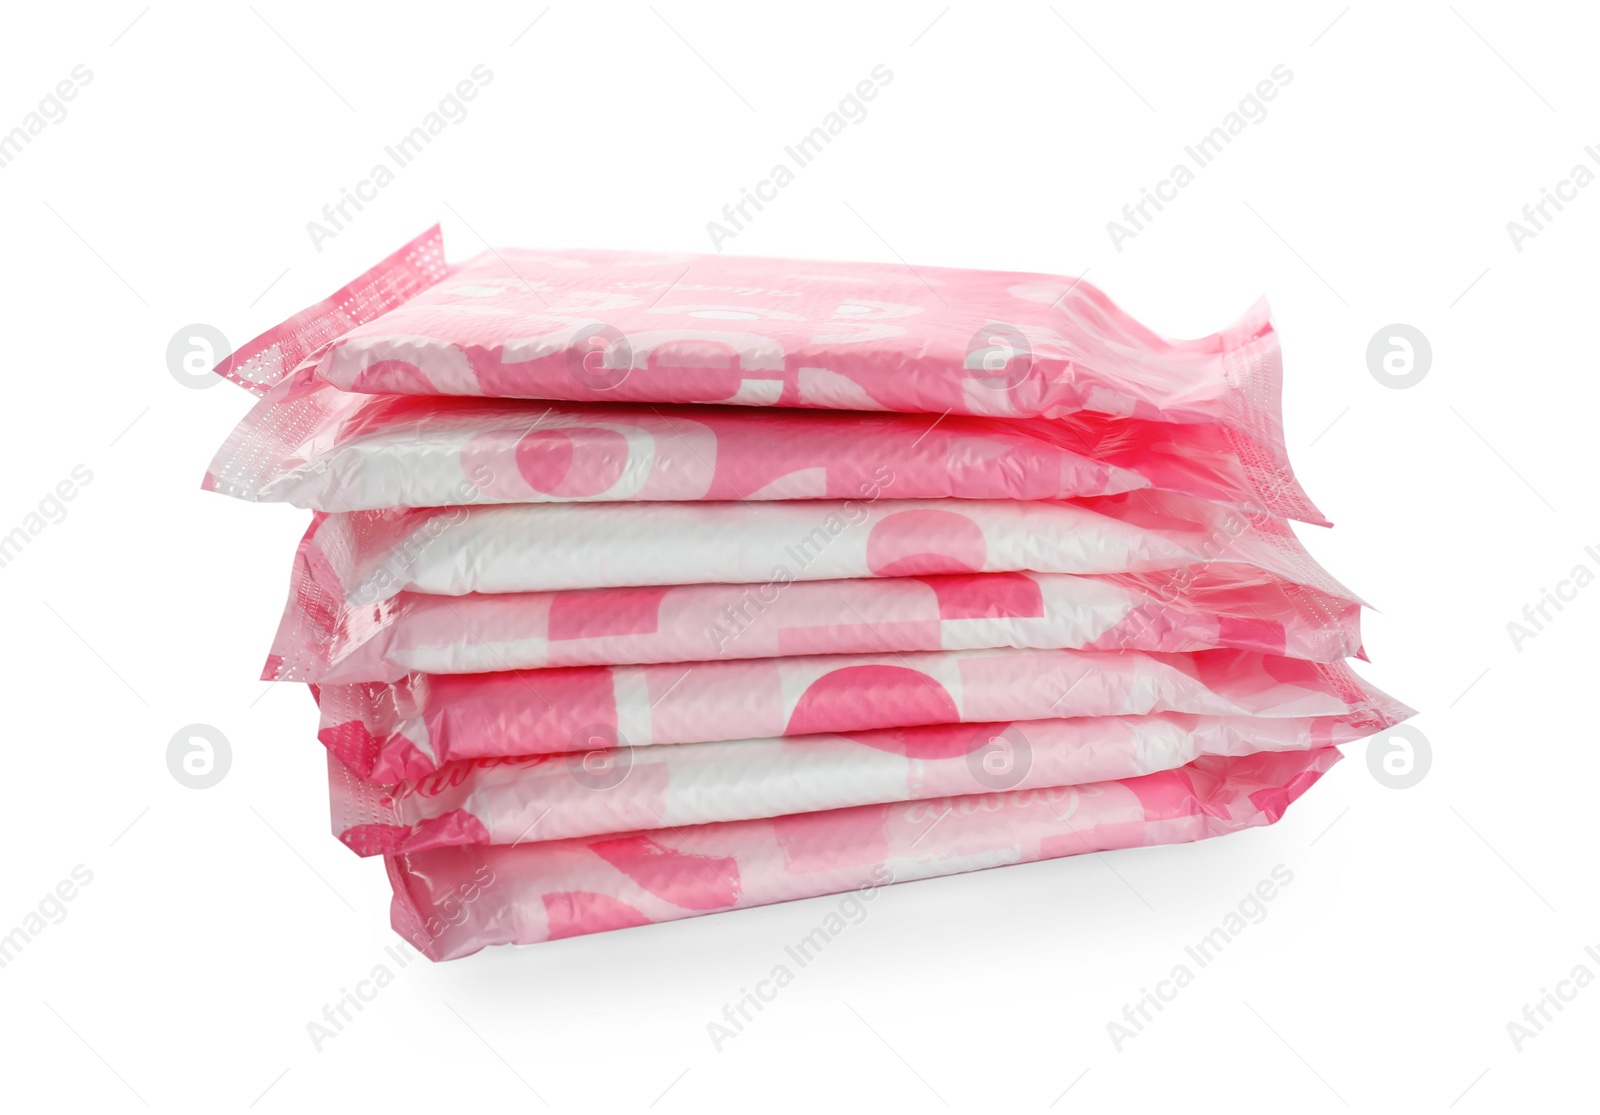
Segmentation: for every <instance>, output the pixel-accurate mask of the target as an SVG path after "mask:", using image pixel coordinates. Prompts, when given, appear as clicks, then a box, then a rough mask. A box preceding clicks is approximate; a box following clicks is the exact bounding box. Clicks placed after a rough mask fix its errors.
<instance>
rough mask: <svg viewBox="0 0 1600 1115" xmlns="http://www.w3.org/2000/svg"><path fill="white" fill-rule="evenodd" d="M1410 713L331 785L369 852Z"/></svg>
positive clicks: (779, 746)
mask: <svg viewBox="0 0 1600 1115" xmlns="http://www.w3.org/2000/svg"><path fill="white" fill-rule="evenodd" d="M1409 715H1411V710H1410V709H1407V708H1405V707H1404V706H1402V705H1400V704H1399V703H1398V702H1391V703H1390V704H1388V705H1382V704H1379V705H1375V706H1374V707H1373V708H1370V709H1363V710H1361V711H1359V712H1356V713H1352V714H1351V715H1348V716H1328V717H1284V718H1281V719H1268V718H1264V717H1220V716H1191V715H1186V714H1181V713H1158V714H1155V715H1151V716H1108V717H1093V716H1080V717H1072V718H1067V719H1057V720H1027V721H1012V722H1009V723H1001V724H935V725H928V726H925V727H915V728H888V729H879V730H876V731H868V732H855V733H851V734H849V735H821V736H808V737H801V738H792V739H789V738H781V737H780V738H773V739H755V740H728V741H722V742H716V743H683V744H678V745H676V746H673V747H633V748H614V749H611V750H595V751H590V752H585V753H582V754H567V755H524V756H514V757H508V758H502V759H477V760H464V761H460V762H454V763H447V764H445V766H444V767H443V768H442V769H441V770H439V771H438V772H437V773H434V774H430V775H426V776H424V777H421V778H415V779H408V780H406V781H403V782H399V783H395V784H391V785H387V786H379V785H374V784H373V783H370V782H366V781H364V780H362V779H360V778H358V777H357V776H356V774H355V772H353V771H352V770H350V768H348V767H346V766H345V765H344V764H343V763H341V762H339V761H338V760H337V759H336V758H334V757H333V756H332V755H329V757H328V785H329V798H330V802H331V806H332V812H333V832H334V834H335V835H336V836H338V838H339V839H340V840H341V841H343V842H344V844H345V845H346V846H348V847H349V848H351V849H352V850H353V851H355V852H356V853H357V854H358V855H364V856H370V855H378V854H399V853H403V852H421V851H426V850H428V849H429V848H439V847H446V846H449V845H454V844H522V843H529V842H533V841H544V840H564V839H569V838H573V837H581V836H600V835H604V834H606V833H612V832H628V831H632V830H635V829H638V830H649V829H661V828H681V827H683V826H685V825H699V824H707V823H711V822H716V821H743V820H752V819H759V818H762V817H780V816H785V815H787V814H791V813H813V812H817V811H818V810H827V809H845V808H849V807H851V806H857V805H874V804H879V803H884V802H893V801H915V800H919V799H923V798H938V797H954V796H965V795H971V794H985V793H990V792H995V791H1001V790H1031V789H1046V788H1050V787H1056V786H1076V785H1081V784H1083V783H1086V782H1104V781H1107V780H1110V779H1118V778H1134V777H1137V776H1139V775H1145V774H1153V773H1155V772H1157V771H1163V770H1172V769H1174V768H1176V767H1180V766H1184V765H1186V764H1188V763H1191V762H1194V761H1195V760H1197V759H1200V758H1202V757H1204V756H1207V755H1249V754H1254V753H1256V752H1259V751H1308V750H1313V749H1315V748H1318V747H1332V746H1338V745H1340V744H1344V743H1350V742H1353V741H1355V740H1357V739H1360V738H1362V737H1364V736H1368V735H1371V734H1373V733H1374V732H1379V731H1383V730H1384V729H1386V728H1389V727H1392V726H1393V725H1395V724H1397V723H1399V722H1400V721H1401V720H1403V719H1404V718H1406V717H1407V716H1409ZM599 743H600V741H597V744H596V745H597V746H599Z"/></svg>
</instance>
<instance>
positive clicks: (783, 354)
mask: <svg viewBox="0 0 1600 1115" xmlns="http://www.w3.org/2000/svg"><path fill="white" fill-rule="evenodd" d="M302 369H314V370H315V375H316V376H317V377H318V378H320V379H322V380H324V381H326V382H328V383H331V384H333V385H334V386H336V387H339V388H342V389H344V390H347V391H361V392H369V393H375V394H409V395H471V396H489V397H516V398H530V399H546V400H558V401H560V400H565V401H576V402H642V403H695V404H702V403H726V404H733V405H740V406H763V407H771V406H780V407H811V408H821V409H825V410H852V411H860V410H882V411H899V412H909V413H922V414H935V415H944V414H957V415H978V416H987V417H992V418H1003V419H1009V420H1015V421H1022V422H1038V423H1044V424H1048V423H1050V422H1051V421H1053V420H1054V419H1057V418H1060V417H1062V416H1064V415H1069V414H1073V413H1075V412H1078V411H1093V412H1097V413H1100V414H1105V415H1111V416H1113V417H1119V418H1137V419H1141V420H1144V421H1151V422H1172V423H1181V424H1185V425H1201V426H1211V427H1214V428H1215V429H1217V430H1218V431H1220V432H1221V433H1222V434H1223V436H1225V437H1227V438H1230V439H1232V440H1233V442H1234V446H1235V449H1234V454H1233V455H1234V456H1236V457H1237V458H1238V459H1239V460H1241V461H1242V462H1243V463H1244V465H1245V467H1246V468H1247V469H1248V470H1249V471H1250V472H1251V473H1252V474H1253V477H1254V479H1253V482H1252V483H1251V487H1252V488H1254V489H1255V490H1257V491H1261V492H1266V493H1271V494H1272V498H1273V501H1274V507H1273V510H1274V511H1276V512H1277V513H1278V514H1281V515H1283V516H1285V517H1289V518H1305V519H1309V520H1311V521H1317V520H1318V519H1319V518H1320V516H1319V515H1318V513H1317V511H1316V509H1315V508H1314V507H1313V506H1312V505H1311V503H1310V501H1309V500H1308V499H1306V498H1305V495H1304V493H1303V492H1302V491H1301V490H1300V488H1299V486H1298V484H1297V483H1296V482H1295V480H1294V474H1293V471H1292V470H1291V469H1290V468H1289V464H1288V460H1287V455H1286V453H1285V451H1284V439H1283V429H1282V419H1281V415H1280V413H1279V406H1280V397H1281V393H1282V363H1281V356H1280V353H1279V348H1278V339H1277V335H1276V334H1275V333H1274V332H1273V330H1272V326H1271V324H1270V323H1269V321H1268V311H1267V307H1266V304H1265V302H1260V303H1257V304H1256V306H1254V307H1252V308H1251V310H1250V311H1249V312H1248V313H1247V314H1246V315H1245V316H1244V317H1243V318H1242V319H1240V321H1238V322H1237V323H1235V324H1234V325H1233V326H1231V327H1230V328H1228V329H1226V330H1224V331H1222V332H1221V333H1217V334H1214V335H1212V336H1210V337H1206V338H1203V339H1201V340H1196V341H1169V340H1167V339H1165V338H1162V337H1160V336H1157V335H1156V334H1154V333H1152V332H1150V331H1149V330H1148V329H1146V328H1144V327H1143V326H1142V325H1140V324H1139V323H1138V322H1136V321H1134V320H1133V319H1132V318H1130V317H1129V316H1128V315H1127V314H1125V313H1123V312H1122V311H1120V310H1118V309H1117V308H1116V307H1115V306H1114V305H1112V303H1111V301H1110V300H1109V299H1108V298H1107V297H1106V296H1105V295H1104V294H1102V293H1101V292H1099V291H1098V290H1096V289H1095V288H1094V287H1092V286H1090V285H1089V284H1088V283H1085V282H1083V281H1082V280H1081V279H1069V278H1065V277H1061V276H1055V275H1040V274H1031V273H1021V272H997V271H971V270H958V269H952V268H932V267H930V268H924V267H916V268H912V267H907V266H904V265H893V264H874V263H809V262H803V261H796V260H773V259H754V258H741V257H734V256H727V257H724V256H695V255H641V254H630V253H617V252H594V251H576V252H538V251H517V250H511V249H506V250H501V251H490V252H486V253H484V254H483V255H480V256H478V257H477V258H475V259H473V260H470V261H468V262H466V263H464V264H461V265H458V266H456V267H447V266H446V265H445V264H444V261H443V249H442V241H441V238H440V235H439V230H438V229H437V228H434V229H431V230H429V231H428V232H427V233H424V234H423V235H422V236H420V237H418V238H417V239H416V240H415V241H413V242H412V243H411V244H408V245H406V246H405V247H404V248H402V249H401V250H400V251H398V252H396V253H395V254H394V255H392V256H390V257H389V258H388V259H386V260H384V261H383V262H382V263H380V264H378V265H377V266H376V267H374V268H372V269H371V270H370V271H368V272H367V273H366V274H364V275H362V276H360V277H359V278H358V279H356V280H355V281H354V282H352V283H351V284H349V285H348V286H347V287H345V288H344V289H342V290H340V291H338V292H336V293H335V294H334V295H332V296H330V297H329V298H328V299H326V300H324V301H323V302H321V303H319V304H317V305H315V306H312V307H309V308H308V309H306V310H304V311H302V312H301V313H300V314H298V315H296V316H295V317H294V318H292V319H290V320H289V321H287V322H284V323H283V324H282V325H280V326H277V327H276V328H274V329H272V330H269V331H268V332H267V333H265V334H263V335H262V336H260V337H258V338H256V339H255V340H253V341H251V342H249V343H248V344H246V345H244V346H242V347H241V348H240V349H239V350H237V351H236V352H235V353H233V354H232V355H231V356H230V357H229V358H228V359H227V360H225V361H223V363H222V364H220V365H218V367H217V371H218V372H219V373H220V374H223V375H225V376H228V377H229V378H231V379H233V380H234V381H235V382H238V383H241V384H243V385H245V386H247V387H249V388H251V389H252V390H255V391H264V390H266V389H267V388H269V387H271V386H272V385H273V384H276V383H278V382H279V381H280V380H282V379H284V378H285V377H288V376H291V375H292V374H293V373H294V372H296V371H297V370H302Z"/></svg>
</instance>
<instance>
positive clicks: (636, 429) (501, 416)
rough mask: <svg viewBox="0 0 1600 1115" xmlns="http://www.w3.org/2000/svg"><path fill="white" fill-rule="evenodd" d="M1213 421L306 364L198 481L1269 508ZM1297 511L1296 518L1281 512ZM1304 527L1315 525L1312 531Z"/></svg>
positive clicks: (264, 494) (367, 493)
mask: <svg viewBox="0 0 1600 1115" xmlns="http://www.w3.org/2000/svg"><path fill="white" fill-rule="evenodd" d="M1236 441H1237V439H1234V441H1230V440H1229V439H1228V438H1227V437H1225V436H1223V435H1222V433H1221V432H1220V431H1218V430H1217V429H1216V428H1215V427H1212V426H1180V425H1174V424H1171V423H1157V422H1144V421H1141V420H1139V419H1135V418H1108V417H1105V416H1103V415H1097V414H1091V413H1089V412H1079V413H1076V414H1070V415H1066V416H1064V417H1062V418H1060V419H1057V420H1056V421H1054V422H1050V423H1043V422H1033V423H1016V422H1006V421H1000V420H996V419H993V418H975V417H969V416H962V415H945V416H939V415H913V414H869V413H848V412H834V411H814V410H813V411H805V410H782V409H772V408H751V407H730V406H721V407H719V406H703V407H681V406H679V407H674V406H670V405H661V406H656V405H631V406H630V405H618V404H612V405H597V404H576V403H549V404H547V403H529V402H518V401H499V400H480V399H452V398H435V397H430V396H410V395H362V394H352V393H348V392H344V391H338V390H335V389H334V388H332V387H330V386H329V385H328V384H326V383H322V382H320V381H318V380H316V379H315V378H313V377H312V375H311V373H310V371H309V369H308V370H306V371H303V372H301V373H299V374H297V375H296V376H294V377H293V378H292V379H288V380H285V381H283V382H282V383H280V384H278V386H277V387H274V388H273V389H272V390H271V391H270V392H268V393H267V396H266V397H265V398H264V399H262V400H261V401H260V402H258V403H257V404H256V406H255V408H254V409H253V410H252V411H251V412H250V413H249V415H247V416H246V417H245V418H244V420H243V421H242V422H240V423H239V425H238V427H237V428H236V429H235V430H234V431H233V433H232V434H230V435H229V437H228V440H227V442H226V443H224V445H223V447H222V448H221V449H220V450H219V451H218V453H217V456H216V459H215V460H213V461H212V463H211V468H210V469H209V471H208V472H207V473H206V479H205V484H204V487H206V488H208V489H211V490H214V491H218V492H221V493H223V494H225V495H231V496H236V497H238V498H240V499H246V500H252V501H264V502H286V503H292V504H295V505H296V506H298V507H308V508H311V509H313V510H319V511H366V510H375V509H380V508H387V507H451V506H456V505H458V504H471V503H544V502H581V501H615V500H638V501H657V500H667V501H671V500H732V499H755V500H767V499H850V498H856V497H859V496H861V495H862V494H863V492H864V491H867V490H869V489H871V488H872V487H875V486H877V485H878V484H879V483H880V481H879V480H878V477H879V476H880V475H882V472H881V470H882V469H883V468H884V467H887V468H888V469H889V470H890V472H891V473H892V474H893V476H894V478H895V480H894V484H893V489H894V495H895V496H896V498H900V499H938V498H956V499H1058V498H1072V497H1078V496H1101V495H1116V494H1118V493H1120V492H1126V491H1132V490H1135V489H1139V488H1152V487H1153V488H1161V489H1165V490H1168V491H1176V492H1183V493H1186V494H1188V495H1192V496H1197V497H1200V498H1203V499H1210V500H1215V501H1217V502H1219V503H1225V504H1230V505H1233V506H1236V507H1240V508H1243V509H1246V510H1251V511H1258V512H1266V513H1273V512H1275V511H1276V510H1277V509H1278V508H1279V507H1280V506H1281V504H1282V501H1281V500H1280V499H1279V498H1278V494H1277V493H1275V492H1272V491H1261V490H1258V488H1257V487H1256V486H1257V485H1259V484H1260V483H1261V482H1262V476H1261V474H1260V472H1259V471H1252V470H1250V469H1248V468H1247V467H1246V466H1245V463H1244V461H1243V460H1241V458H1240V456H1239V450H1238V447H1237V445H1236V444H1235V442H1236ZM1298 509H1300V510H1305V509H1304V508H1298ZM1316 521H1321V520H1316Z"/></svg>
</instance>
